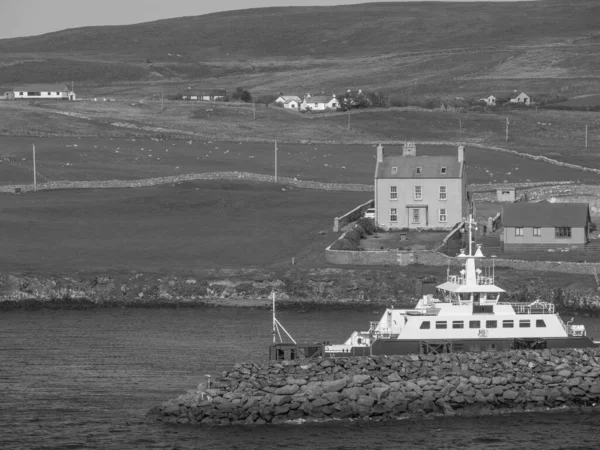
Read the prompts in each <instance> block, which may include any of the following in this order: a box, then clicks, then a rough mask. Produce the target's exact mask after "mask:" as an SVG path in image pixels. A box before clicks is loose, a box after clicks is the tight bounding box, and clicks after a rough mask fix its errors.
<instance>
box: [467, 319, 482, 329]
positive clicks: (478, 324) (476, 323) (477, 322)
mask: <svg viewBox="0 0 600 450" xmlns="http://www.w3.org/2000/svg"><path fill="white" fill-rule="evenodd" d="M469 328H481V321H480V320H470V321H469Z"/></svg>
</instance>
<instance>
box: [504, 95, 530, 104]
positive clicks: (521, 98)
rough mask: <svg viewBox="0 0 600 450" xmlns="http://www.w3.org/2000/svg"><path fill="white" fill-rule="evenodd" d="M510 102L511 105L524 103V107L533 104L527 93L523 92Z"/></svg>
mask: <svg viewBox="0 0 600 450" xmlns="http://www.w3.org/2000/svg"><path fill="white" fill-rule="evenodd" d="M509 101H510V103H523V104H524V105H530V104H531V98H530V97H529V95H527V94H526V93H525V92H521V93H520V94H519V95H517V96H516V97H514V98H511V99H510V100H509Z"/></svg>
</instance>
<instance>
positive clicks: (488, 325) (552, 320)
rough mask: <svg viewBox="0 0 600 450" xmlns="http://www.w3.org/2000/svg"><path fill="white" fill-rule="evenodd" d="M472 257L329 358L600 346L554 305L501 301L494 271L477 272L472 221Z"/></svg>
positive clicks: (330, 350)
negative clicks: (428, 291)
mask: <svg viewBox="0 0 600 450" xmlns="http://www.w3.org/2000/svg"><path fill="white" fill-rule="evenodd" d="M466 225H467V227H468V233H469V249H468V250H469V253H468V254H465V251H464V250H461V253H460V255H459V256H458V258H460V259H462V260H464V267H463V268H462V269H461V270H460V272H459V273H458V274H454V275H451V274H450V269H449V268H448V274H447V278H446V281H445V282H444V283H442V284H440V285H438V286H437V290H436V292H437V295H436V296H435V297H434V296H433V295H425V296H423V298H421V299H420V300H419V301H418V303H417V304H416V305H415V307H414V308H412V309H394V308H388V309H386V311H385V312H384V314H383V316H382V317H381V319H380V320H379V321H378V322H371V324H370V327H369V329H368V331H355V332H354V333H352V335H351V336H350V338H348V340H347V341H346V342H344V343H343V344H338V345H325V347H324V354H325V355H329V356H352V355H357V356H358V355H402V354H410V353H417V354H427V353H449V352H462V351H465V352H479V351H500V350H511V349H545V348H583V347H597V346H598V345H599V344H600V342H595V341H594V340H593V339H591V338H590V337H588V336H587V335H586V330H585V326H584V325H579V324H574V323H573V320H570V321H569V322H567V323H564V321H563V320H562V318H561V317H560V315H559V314H558V313H556V311H555V308H554V304H553V303H548V302H544V301H541V300H539V299H538V300H535V301H532V302H531V303H509V302H502V301H501V298H502V295H503V294H505V291H504V290H503V289H501V288H499V287H498V286H496V284H495V283H494V278H495V271H494V266H493V264H492V266H491V267H490V266H489V265H488V266H487V267H484V270H482V269H481V268H478V267H477V261H479V260H482V259H483V258H484V255H483V253H482V251H481V245H477V250H476V251H475V253H474V254H473V252H472V250H473V241H472V230H473V228H474V226H475V222H474V220H473V218H472V217H469V220H468V221H467V223H466Z"/></svg>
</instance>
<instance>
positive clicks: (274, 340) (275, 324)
mask: <svg viewBox="0 0 600 450" xmlns="http://www.w3.org/2000/svg"><path fill="white" fill-rule="evenodd" d="M276 334H277V319H276V318H275V289H273V344H275V343H276V342H277V337H276Z"/></svg>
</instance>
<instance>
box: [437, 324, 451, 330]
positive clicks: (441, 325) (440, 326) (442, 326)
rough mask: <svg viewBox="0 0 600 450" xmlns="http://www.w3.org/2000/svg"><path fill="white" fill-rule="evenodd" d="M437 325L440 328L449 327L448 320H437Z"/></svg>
mask: <svg viewBox="0 0 600 450" xmlns="http://www.w3.org/2000/svg"><path fill="white" fill-rule="evenodd" d="M435 327H436V328H437V329H438V330H445V329H446V328H448V322H436V323H435Z"/></svg>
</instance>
